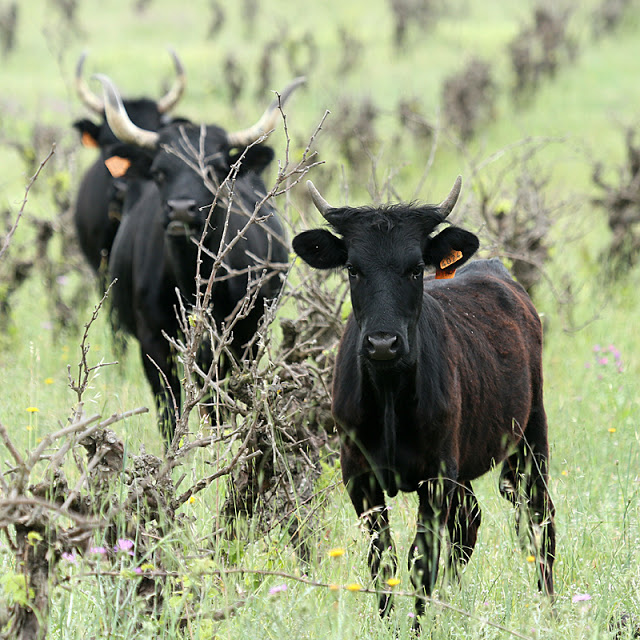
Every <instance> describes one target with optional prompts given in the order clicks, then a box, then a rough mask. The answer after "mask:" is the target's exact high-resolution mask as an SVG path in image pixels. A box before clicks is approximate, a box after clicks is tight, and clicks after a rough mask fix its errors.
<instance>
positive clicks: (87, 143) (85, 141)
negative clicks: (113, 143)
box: [81, 131, 98, 149]
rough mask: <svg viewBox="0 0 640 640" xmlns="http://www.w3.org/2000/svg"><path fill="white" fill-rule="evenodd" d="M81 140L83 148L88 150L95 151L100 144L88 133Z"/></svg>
mask: <svg viewBox="0 0 640 640" xmlns="http://www.w3.org/2000/svg"><path fill="white" fill-rule="evenodd" d="M81 140H82V146H83V147H87V149H95V148H97V147H98V143H97V142H96V139H95V138H94V137H93V136H92V135H91V134H90V133H87V132H86V131H85V132H84V133H83V134H82V138H81Z"/></svg>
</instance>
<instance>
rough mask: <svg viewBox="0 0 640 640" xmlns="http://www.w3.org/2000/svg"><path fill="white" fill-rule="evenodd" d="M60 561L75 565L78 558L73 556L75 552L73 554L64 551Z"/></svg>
mask: <svg viewBox="0 0 640 640" xmlns="http://www.w3.org/2000/svg"><path fill="white" fill-rule="evenodd" d="M62 559H63V560H66V561H67V562H70V563H71V564H76V563H77V562H78V556H77V555H76V554H75V551H74V552H73V553H67V552H66V551H65V552H63V554H62Z"/></svg>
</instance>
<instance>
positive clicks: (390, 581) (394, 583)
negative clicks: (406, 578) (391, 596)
mask: <svg viewBox="0 0 640 640" xmlns="http://www.w3.org/2000/svg"><path fill="white" fill-rule="evenodd" d="M387 584H388V585H389V586H390V587H397V586H398V585H399V584H400V580H399V579H398V578H389V579H388V580H387Z"/></svg>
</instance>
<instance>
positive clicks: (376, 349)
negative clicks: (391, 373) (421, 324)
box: [367, 333, 400, 360]
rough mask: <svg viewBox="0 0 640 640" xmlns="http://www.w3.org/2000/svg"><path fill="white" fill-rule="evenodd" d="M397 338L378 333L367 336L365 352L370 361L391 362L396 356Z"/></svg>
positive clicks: (398, 345)
mask: <svg viewBox="0 0 640 640" xmlns="http://www.w3.org/2000/svg"><path fill="white" fill-rule="evenodd" d="M399 347H400V341H399V340H398V336H396V335H393V334H389V333H378V334H375V333H374V334H371V335H368V336H367V352H368V354H369V357H370V358H371V359H372V360H392V359H393V358H395V357H396V355H397V354H398V349H399Z"/></svg>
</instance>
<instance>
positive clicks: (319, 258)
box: [293, 229, 347, 269]
mask: <svg viewBox="0 0 640 640" xmlns="http://www.w3.org/2000/svg"><path fill="white" fill-rule="evenodd" d="M293 250H294V251H295V252H296V253H297V254H298V255H299V256H300V257H301V258H302V259H303V260H304V261H305V262H306V263H307V264H308V265H309V266H311V267H314V269H336V268H338V267H344V265H345V264H346V263H347V247H346V245H345V243H344V240H342V239H340V238H338V237H336V236H334V235H333V234H332V233H331V232H330V231H327V230H326V229H311V230H310V231H303V232H302V233H299V234H298V235H297V236H296V237H295V238H294V239H293Z"/></svg>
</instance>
